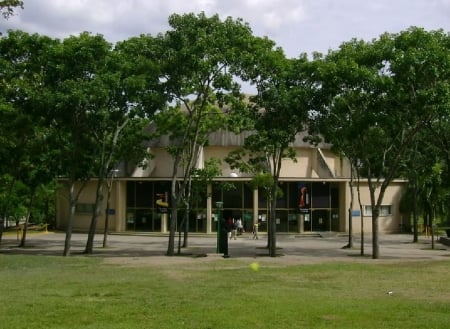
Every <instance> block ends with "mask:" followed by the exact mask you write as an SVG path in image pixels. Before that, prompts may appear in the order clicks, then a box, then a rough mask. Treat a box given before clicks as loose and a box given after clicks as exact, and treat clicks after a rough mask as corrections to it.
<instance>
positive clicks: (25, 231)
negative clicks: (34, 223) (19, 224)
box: [19, 190, 35, 247]
mask: <svg viewBox="0 0 450 329" xmlns="http://www.w3.org/2000/svg"><path fill="white" fill-rule="evenodd" d="M34 195H35V192H34V190H33V191H32V192H31V197H30V204H29V205H28V211H27V216H26V217H25V223H24V225H23V231H22V239H21V240H20V245H19V247H25V241H26V240H27V231H28V223H29V222H30V217H31V212H32V209H33V203H34Z"/></svg>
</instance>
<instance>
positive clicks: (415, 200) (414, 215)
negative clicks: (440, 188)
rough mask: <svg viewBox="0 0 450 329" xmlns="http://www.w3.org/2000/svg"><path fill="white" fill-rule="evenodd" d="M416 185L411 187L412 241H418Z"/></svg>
mask: <svg viewBox="0 0 450 329" xmlns="http://www.w3.org/2000/svg"><path fill="white" fill-rule="evenodd" d="M417 202H418V200H417V187H416V186H414V189H413V242H416V243H417V242H419V214H418V210H417Z"/></svg>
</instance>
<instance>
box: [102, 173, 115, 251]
mask: <svg viewBox="0 0 450 329" xmlns="http://www.w3.org/2000/svg"><path fill="white" fill-rule="evenodd" d="M113 181H114V177H111V180H110V181H107V185H108V186H107V187H108V191H107V195H106V209H105V227H104V230H103V248H106V247H107V246H108V234H109V208H110V201H111V200H110V199H111V190H112V186H113Z"/></svg>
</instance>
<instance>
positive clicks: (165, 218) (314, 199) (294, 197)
mask: <svg viewBox="0 0 450 329" xmlns="http://www.w3.org/2000/svg"><path fill="white" fill-rule="evenodd" d="M245 137H246V134H241V135H234V134H232V133H230V132H227V131H218V132H216V133H214V134H212V135H211V136H210V140H209V144H208V146H207V147H204V149H203V150H202V152H201V156H200V159H199V161H198V167H199V168H202V166H203V164H204V162H205V161H206V160H208V159H211V158H217V159H221V160H223V159H224V158H225V157H226V156H227V154H228V153H229V152H230V151H232V150H233V149H235V148H237V147H240V146H242V145H243V141H244V139H245ZM303 137H304V136H303V135H302V134H299V135H298V136H297V139H296V141H295V143H294V144H293V146H294V147H295V149H296V154H297V156H296V160H297V161H292V160H291V159H285V160H283V164H282V170H281V175H280V188H281V189H282V190H283V196H282V197H281V198H280V199H278V201H277V210H276V223H277V232H280V233H291V234H300V233H305V232H323V231H325V232H327V231H332V232H348V229H349V221H350V220H351V221H352V225H353V232H355V233H357V232H360V230H361V227H363V228H364V231H365V232H371V230H372V225H371V207H370V199H369V193H368V188H367V183H366V182H362V184H361V185H360V187H361V188H360V191H361V203H362V209H363V210H362V213H361V211H360V207H359V203H358V200H357V198H356V196H357V190H356V187H353V189H354V191H353V192H354V195H355V200H354V203H353V209H352V211H351V216H349V211H348V208H349V204H350V195H351V193H350V166H349V163H348V161H347V160H346V159H342V158H340V157H339V156H337V155H336V154H334V153H333V152H332V151H331V148H330V145H327V144H321V145H319V146H317V147H315V146H312V145H310V144H308V143H305V142H303ZM168 143H169V141H168V140H167V139H165V138H161V139H160V140H158V141H154V142H152V143H151V144H149V145H148V148H149V152H151V153H152V154H153V155H154V158H153V159H152V160H151V161H149V163H148V165H147V166H146V168H145V169H142V168H139V167H135V166H130V165H125V164H122V165H121V166H120V167H119V168H118V171H117V173H115V175H114V177H111V178H109V179H110V182H111V183H112V190H111V198H110V207H109V210H108V222H109V230H110V231H111V232H162V233H165V232H167V231H168V223H169V216H170V211H169V209H167V208H166V207H165V206H166V205H165V203H166V202H167V201H168V199H169V196H170V187H171V178H170V176H171V171H172V159H171V157H170V155H169V154H168V153H167V152H166V150H165V146H167V145H168ZM251 178H252V177H251V176H250V175H248V174H244V173H240V172H236V171H233V170H232V169H230V167H229V166H228V165H227V164H226V163H225V162H224V161H222V175H221V176H220V177H217V178H216V179H215V180H214V182H213V183H212V184H210V185H209V186H208V188H207V193H205V197H204V198H203V199H202V200H199V201H198V202H196V204H195V205H192V206H191V207H192V211H191V212H190V215H189V218H190V220H189V231H190V232H198V233H212V232H215V231H216V219H217V216H216V214H217V211H218V209H217V206H216V202H217V201H222V202H223V211H222V212H221V214H222V215H223V216H225V217H226V218H234V219H238V218H241V219H242V222H243V224H244V228H245V229H246V230H247V231H249V230H251V228H252V226H253V224H254V223H255V222H258V223H259V225H260V231H262V232H264V231H265V230H267V220H268V216H269V214H268V208H267V203H266V200H265V198H264V195H263V193H261V191H258V190H257V189H252V188H251V187H250V185H249V184H248V183H249V181H250V180H251ZM221 182H227V183H232V185H233V189H223V188H222V184H220V183H221ZM96 184H97V181H96V180H95V179H94V180H91V181H90V182H88V184H87V186H86V188H85V189H83V191H82V193H81V195H80V198H79V202H78V204H77V207H76V214H75V219H74V223H73V229H74V230H75V231H87V230H88V228H89V225H90V221H91V218H92V211H93V207H94V202H95V191H96ZM405 186H406V182H405V181H403V180H396V181H394V182H392V184H391V185H390V186H389V188H388V190H387V191H386V194H385V196H384V202H383V205H382V207H381V216H380V219H379V231H380V232H386V233H389V232H399V231H401V230H402V228H403V226H404V225H405V223H404V222H403V221H404V219H403V216H402V214H401V213H400V209H399V204H400V200H401V196H402V193H403V191H404V189H405ZM65 195H66V191H61V193H59V198H58V201H57V223H56V224H57V227H58V228H60V229H64V227H65V224H66V222H67V218H68V215H69V207H68V202H67V198H66V197H65ZM168 207H170V204H169V205H168ZM104 208H106V198H105V200H104ZM105 217H106V214H105V215H102V217H101V218H99V221H98V225H97V230H98V231H102V230H103V227H104V222H105ZM179 217H180V218H181V217H182V216H179Z"/></svg>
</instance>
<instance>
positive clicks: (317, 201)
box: [311, 182, 330, 208]
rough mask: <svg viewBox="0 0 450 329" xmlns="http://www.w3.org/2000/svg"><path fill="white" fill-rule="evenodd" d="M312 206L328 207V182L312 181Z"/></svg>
mask: <svg viewBox="0 0 450 329" xmlns="http://www.w3.org/2000/svg"><path fill="white" fill-rule="evenodd" d="M311 201H312V207H313V208H329V207H330V183H326V182H323V183H314V184H313V186H312V200H311Z"/></svg>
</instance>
